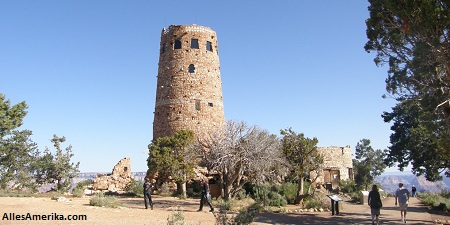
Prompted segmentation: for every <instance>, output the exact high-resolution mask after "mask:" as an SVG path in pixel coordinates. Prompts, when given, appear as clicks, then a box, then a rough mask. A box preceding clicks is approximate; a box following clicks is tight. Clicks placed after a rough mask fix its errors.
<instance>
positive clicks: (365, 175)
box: [353, 139, 386, 190]
mask: <svg viewBox="0 0 450 225" xmlns="http://www.w3.org/2000/svg"><path fill="white" fill-rule="evenodd" d="M355 153H356V156H355V158H356V159H353V168H354V169H355V183H356V186H357V188H358V189H359V190H363V189H364V190H368V189H367V187H368V186H369V185H370V184H373V182H374V180H375V177H377V176H380V175H381V173H383V172H384V169H385V168H386V164H385V163H384V161H383V159H384V157H385V153H384V151H382V150H380V149H377V150H374V149H373V148H372V146H370V140H369V139H362V140H360V141H359V142H358V143H357V144H356V147H355Z"/></svg>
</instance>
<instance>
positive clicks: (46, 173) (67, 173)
mask: <svg viewBox="0 0 450 225" xmlns="http://www.w3.org/2000/svg"><path fill="white" fill-rule="evenodd" d="M51 141H52V143H53V146H54V147H55V149H56V152H55V153H54V154H53V153H52V152H50V150H49V149H48V148H46V149H45V151H44V155H43V156H42V157H40V159H39V160H38V162H37V163H38V166H37V168H36V183H38V184H45V183H47V184H53V183H56V191H59V192H65V191H68V190H69V188H70V186H71V183H72V179H73V178H74V177H76V176H77V173H78V172H79V170H78V168H79V166H80V162H77V163H76V164H75V163H72V162H70V160H71V158H72V157H73V155H74V154H73V153H72V146H71V145H69V146H68V147H66V149H65V151H63V150H62V148H61V143H62V142H64V141H66V138H65V137H64V136H63V137H61V138H60V137H58V136H57V135H56V134H55V135H53V138H52V140H51Z"/></svg>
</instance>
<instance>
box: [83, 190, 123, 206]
mask: <svg viewBox="0 0 450 225" xmlns="http://www.w3.org/2000/svg"><path fill="white" fill-rule="evenodd" d="M89 205H92V206H99V207H108V208H117V207H119V206H120V205H121V204H120V202H118V201H117V199H116V197H114V196H105V195H104V194H103V193H101V192H100V193H98V194H96V195H95V196H94V197H92V198H91V199H90V200H89Z"/></svg>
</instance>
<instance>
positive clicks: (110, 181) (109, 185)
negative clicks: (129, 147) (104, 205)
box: [93, 158, 134, 191]
mask: <svg viewBox="0 0 450 225" xmlns="http://www.w3.org/2000/svg"><path fill="white" fill-rule="evenodd" d="M133 179H134V176H133V174H132V173H131V159H130V158H123V159H121V160H120V161H119V162H118V163H117V164H116V165H115V166H114V168H113V170H112V173H111V174H97V178H96V179H95V180H94V184H93V188H94V190H101V191H105V190H108V191H124V190H125V189H126V187H127V186H128V185H129V184H130V183H131V181H132V180H133Z"/></svg>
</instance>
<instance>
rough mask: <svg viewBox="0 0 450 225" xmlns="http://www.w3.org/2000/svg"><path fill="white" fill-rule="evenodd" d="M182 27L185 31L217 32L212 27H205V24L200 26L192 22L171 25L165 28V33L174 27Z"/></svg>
mask: <svg viewBox="0 0 450 225" xmlns="http://www.w3.org/2000/svg"><path fill="white" fill-rule="evenodd" d="M176 28H178V29H180V28H181V30H183V31H185V32H205V33H211V34H215V33H216V32H215V31H213V30H212V29H211V28H209V27H204V26H199V25H196V24H191V25H170V26H169V28H167V29H166V28H163V32H162V34H163V35H166V34H168V33H169V32H170V31H171V30H172V29H176Z"/></svg>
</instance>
